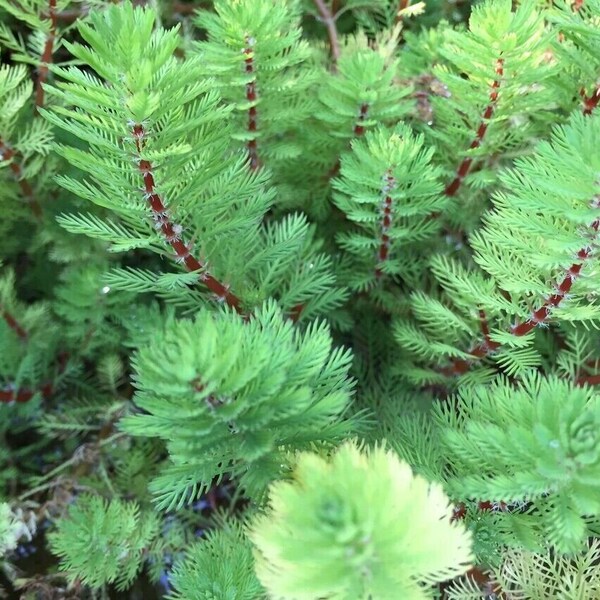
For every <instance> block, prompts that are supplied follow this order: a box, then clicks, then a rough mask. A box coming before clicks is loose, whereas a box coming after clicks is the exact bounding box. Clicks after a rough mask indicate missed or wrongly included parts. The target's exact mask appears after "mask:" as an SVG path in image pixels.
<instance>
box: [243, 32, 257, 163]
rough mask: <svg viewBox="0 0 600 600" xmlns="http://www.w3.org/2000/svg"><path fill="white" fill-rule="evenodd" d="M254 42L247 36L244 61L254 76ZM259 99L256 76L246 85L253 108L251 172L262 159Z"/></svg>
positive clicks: (250, 148) (250, 119)
mask: <svg viewBox="0 0 600 600" xmlns="http://www.w3.org/2000/svg"><path fill="white" fill-rule="evenodd" d="M253 45H254V42H253V40H252V39H251V38H249V37H247V36H246V48H244V54H245V55H246V59H244V63H245V68H246V73H248V74H254V50H252V46H253ZM257 99H258V92H257V90H256V76H254V78H253V79H252V81H250V82H249V83H247V84H246V100H247V101H248V102H251V103H252V106H251V107H250V108H249V109H248V131H249V132H250V134H251V135H253V136H254V137H253V138H252V139H250V140H248V157H249V159H250V170H251V171H257V170H258V169H259V168H260V159H259V157H258V141H257V139H256V131H257V129H258V122H257V116H258V114H257V109H256V101H257Z"/></svg>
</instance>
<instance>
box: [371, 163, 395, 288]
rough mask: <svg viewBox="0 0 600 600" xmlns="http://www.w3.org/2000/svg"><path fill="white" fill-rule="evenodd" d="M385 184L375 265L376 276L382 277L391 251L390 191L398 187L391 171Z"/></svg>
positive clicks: (386, 176) (385, 177) (386, 177)
mask: <svg viewBox="0 0 600 600" xmlns="http://www.w3.org/2000/svg"><path fill="white" fill-rule="evenodd" d="M384 179H385V185H384V187H383V189H382V195H383V198H384V199H383V206H382V210H381V215H382V218H381V241H380V244H379V252H378V254H377V266H376V267H375V277H377V278H380V277H381V276H382V275H383V270H382V264H383V263H384V262H385V261H386V260H387V258H388V256H389V253H390V235H389V231H390V227H391V226H392V197H391V196H390V192H391V191H392V190H393V189H394V188H395V187H396V180H395V179H394V176H393V175H392V173H391V171H388V172H387V173H386V174H385V176H384Z"/></svg>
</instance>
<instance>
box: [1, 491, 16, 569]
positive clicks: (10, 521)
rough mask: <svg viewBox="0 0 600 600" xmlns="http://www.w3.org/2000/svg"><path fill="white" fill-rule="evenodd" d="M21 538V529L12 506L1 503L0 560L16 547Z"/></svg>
mask: <svg viewBox="0 0 600 600" xmlns="http://www.w3.org/2000/svg"><path fill="white" fill-rule="evenodd" d="M20 537H21V527H20V525H19V523H18V521H17V519H16V518H15V516H14V514H13V512H12V510H11V508H10V505H9V504H7V503H6V502H0V559H1V558H3V557H4V556H5V555H6V554H8V553H9V552H12V551H13V550H14V549H15V548H16V547H17V543H18V541H19V538H20Z"/></svg>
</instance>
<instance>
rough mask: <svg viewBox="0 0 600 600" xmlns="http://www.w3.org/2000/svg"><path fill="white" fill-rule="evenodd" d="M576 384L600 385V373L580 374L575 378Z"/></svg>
mask: <svg viewBox="0 0 600 600" xmlns="http://www.w3.org/2000/svg"><path fill="white" fill-rule="evenodd" d="M575 385H577V386H582V385H600V374H596V375H579V377H577V379H576V380H575Z"/></svg>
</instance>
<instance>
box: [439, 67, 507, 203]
mask: <svg viewBox="0 0 600 600" xmlns="http://www.w3.org/2000/svg"><path fill="white" fill-rule="evenodd" d="M503 75H504V59H503V58H499V59H498V60H497V61H496V76H497V79H495V80H494V83H493V84H492V91H491V92H490V98H489V104H488V105H487V107H486V109H485V111H484V113H483V116H482V119H481V123H480V124H479V128H478V129H477V133H476V135H475V139H474V140H473V141H472V142H471V145H470V146H469V149H471V150H474V149H475V148H479V147H480V146H481V143H482V142H483V138H484V137H485V134H486V132H487V129H488V125H489V120H490V119H491V118H492V115H493V114H494V110H495V109H496V104H497V102H498V89H499V88H500V82H501V80H502V77H503ZM472 163H473V159H472V158H471V157H466V158H464V159H463V161H462V162H461V163H460V165H459V167H458V169H457V170H456V175H455V177H454V179H453V180H452V182H451V183H450V184H449V185H448V186H447V187H446V189H445V191H444V193H445V194H446V196H455V195H456V193H457V192H458V190H459V189H460V186H461V184H462V181H463V179H464V178H465V177H466V176H467V175H468V174H469V171H470V170H471V165H472Z"/></svg>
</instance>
